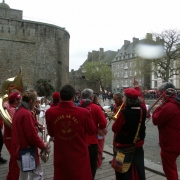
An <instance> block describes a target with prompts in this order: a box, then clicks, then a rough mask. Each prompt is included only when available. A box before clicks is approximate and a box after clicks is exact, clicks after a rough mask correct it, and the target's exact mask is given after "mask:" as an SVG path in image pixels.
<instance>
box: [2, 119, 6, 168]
mask: <svg viewBox="0 0 180 180" xmlns="http://www.w3.org/2000/svg"><path fill="white" fill-rule="evenodd" d="M2 128H3V120H2V119H1V118H0V164H4V163H6V162H7V160H6V159H4V158H3V157H2V156H1V150H2V147H3V144H4V142H3V134H2Z"/></svg>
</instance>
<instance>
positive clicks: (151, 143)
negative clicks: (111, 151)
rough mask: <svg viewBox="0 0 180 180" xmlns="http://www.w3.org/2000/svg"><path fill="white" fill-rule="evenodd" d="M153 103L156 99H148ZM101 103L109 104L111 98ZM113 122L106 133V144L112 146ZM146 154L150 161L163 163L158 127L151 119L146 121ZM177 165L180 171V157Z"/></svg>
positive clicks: (103, 104)
mask: <svg viewBox="0 0 180 180" xmlns="http://www.w3.org/2000/svg"><path fill="white" fill-rule="evenodd" d="M148 102H149V103H150V105H151V104H153V103H154V101H148ZM101 105H102V106H105V105H109V100H106V101H105V102H102V100H101ZM112 124H113V122H111V123H110V125H109V126H108V128H107V129H108V133H107V135H106V139H105V144H106V145H107V146H110V147H112V140H113V132H112V130H111V127H112ZM144 154H145V159H147V160H148V161H152V162H154V163H156V164H161V158H160V147H159V142H158V129H157V127H156V126H154V125H153V124H152V121H151V119H150V120H149V121H148V122H147V121H146V138H145V144H144ZM177 167H178V171H180V157H179V158H178V159H177Z"/></svg>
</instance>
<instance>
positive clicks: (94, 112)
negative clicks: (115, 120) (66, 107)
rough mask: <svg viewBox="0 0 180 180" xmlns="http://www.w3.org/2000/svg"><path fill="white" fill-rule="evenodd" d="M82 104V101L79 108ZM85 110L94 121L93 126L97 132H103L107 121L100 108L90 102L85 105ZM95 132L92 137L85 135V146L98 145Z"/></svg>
mask: <svg viewBox="0 0 180 180" xmlns="http://www.w3.org/2000/svg"><path fill="white" fill-rule="evenodd" d="M83 103H84V100H82V101H81V102H80V106H81V104H83ZM85 109H87V110H89V112H90V114H91V116H92V119H93V121H94V124H95V126H96V128H97V131H98V129H99V130H104V129H105V128H106V124H107V120H106V117H105V115H104V113H103V111H102V110H101V108H100V107H99V106H98V105H97V104H94V103H92V102H90V103H89V104H87V105H86V107H85ZM97 131H96V133H94V135H91V136H89V135H88V134H87V136H86V141H87V144H98V139H97Z"/></svg>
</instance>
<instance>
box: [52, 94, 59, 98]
mask: <svg viewBox="0 0 180 180" xmlns="http://www.w3.org/2000/svg"><path fill="white" fill-rule="evenodd" d="M52 97H53V99H59V98H60V93H59V92H54V93H53V95H52Z"/></svg>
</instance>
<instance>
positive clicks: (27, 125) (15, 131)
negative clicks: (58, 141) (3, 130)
mask: <svg viewBox="0 0 180 180" xmlns="http://www.w3.org/2000/svg"><path fill="white" fill-rule="evenodd" d="M11 141H12V143H11V147H13V149H12V152H13V154H14V155H15V156H16V159H17V160H19V149H24V148H27V147H29V146H35V156H36V163H37V165H39V154H38V148H39V149H44V147H45V145H44V142H43V141H42V140H41V138H40V137H39V136H38V133H37V130H36V128H35V126H34V119H33V115H32V113H31V111H29V110H28V109H26V108H24V107H20V108H19V109H18V110H17V112H16V113H15V114H14V117H13V121H12V140H11Z"/></svg>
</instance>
